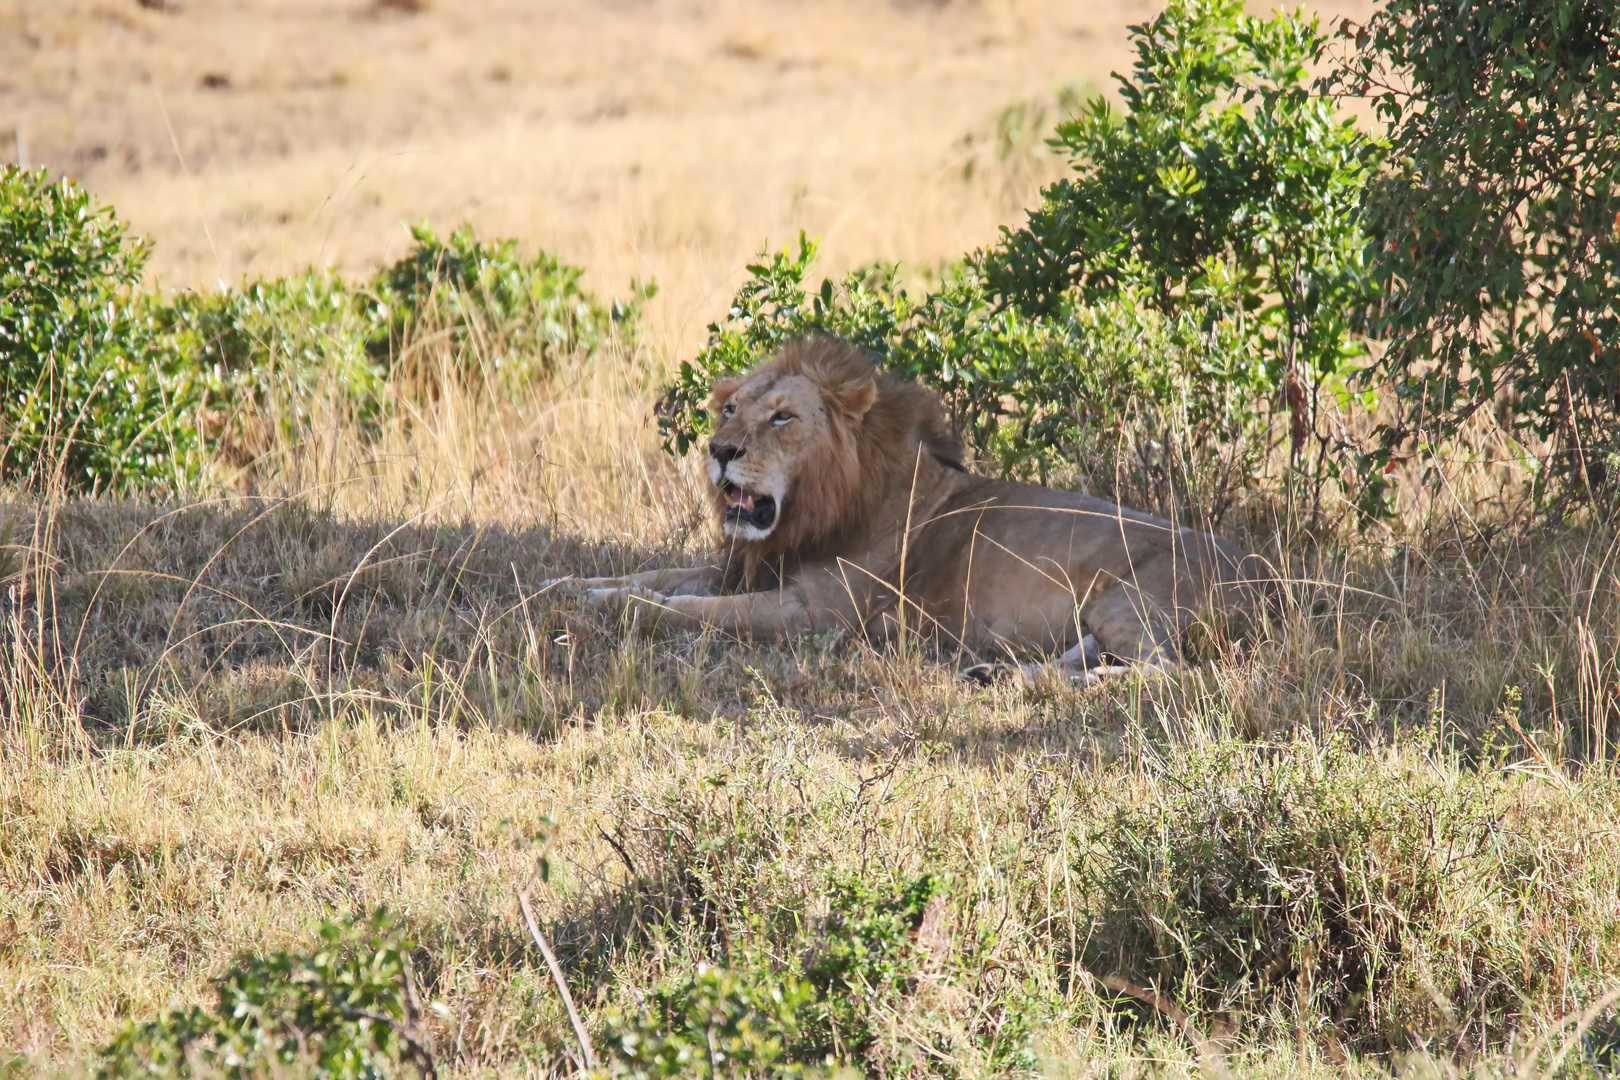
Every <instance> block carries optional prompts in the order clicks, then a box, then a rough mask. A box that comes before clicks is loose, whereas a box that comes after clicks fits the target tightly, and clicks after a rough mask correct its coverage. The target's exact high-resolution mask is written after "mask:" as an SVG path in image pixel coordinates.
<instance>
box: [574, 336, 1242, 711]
mask: <svg viewBox="0 0 1620 1080" xmlns="http://www.w3.org/2000/svg"><path fill="white" fill-rule="evenodd" d="M710 410H711V411H710V415H712V416H713V417H715V419H716V427H715V431H714V437H713V438H712V439H711V440H710V442H709V447H708V473H709V480H710V481H711V482H712V483H713V485H714V492H713V498H714V506H715V510H716V512H717V514H718V516H719V519H720V529H721V532H722V533H723V534H724V536H725V537H726V538H727V540H728V543H726V544H725V545H724V546H723V550H722V551H721V554H720V557H719V560H718V562H717V563H716V564H715V565H711V566H701V567H696V568H694V569H683V570H654V571H649V572H647V573H641V574H633V575H631V576H629V577H623V578H586V579H560V580H558V581H556V582H551V583H548V584H553V585H562V584H568V585H571V586H573V587H577V588H583V589H584V590H586V596H587V598H588V599H589V600H590V601H591V602H592V603H593V604H596V605H598V606H603V607H607V606H614V605H618V604H623V603H629V602H632V601H639V602H645V603H648V604H652V605H656V606H657V607H658V608H659V609H661V610H662V612H663V613H664V617H666V618H672V619H675V620H677V621H678V622H680V623H684V624H687V625H691V626H712V627H716V628H719V629H722V630H727V631H733V632H737V633H744V634H752V635H759V636H767V637H769V636H783V635H790V634H803V633H807V632H811V631H816V630H829V629H834V628H841V627H847V628H850V629H852V630H857V631H860V632H862V633H864V634H867V635H870V636H876V637H887V636H890V635H892V634H894V633H896V632H905V631H906V630H907V629H915V630H921V631H923V632H925V633H929V634H932V635H935V636H937V637H940V638H943V639H946V640H954V641H955V642H956V643H958V644H959V645H961V646H963V647H965V648H966V649H968V650H971V651H973V652H976V653H980V654H985V653H1001V654H1012V655H1020V654H1022V655H1028V654H1030V653H1036V654H1041V655H1045V656H1053V655H1054V654H1056V655H1057V660H1056V664H1057V667H1058V669H1059V670H1061V671H1063V672H1064V673H1066V674H1069V675H1071V676H1078V677H1081V678H1087V679H1089V678H1090V677H1091V674H1092V672H1093V670H1094V669H1097V667H1098V665H1099V663H1100V661H1101V658H1102V657H1104V656H1107V657H1112V658H1115V659H1116V660H1117V661H1123V662H1134V663H1145V664H1153V665H1159V666H1170V665H1174V664H1176V663H1178V662H1179V649H1178V645H1179V640H1180V637H1181V633H1182V631H1183V630H1184V629H1185V628H1186V626H1187V624H1188V623H1189V622H1190V621H1191V620H1192V619H1193V618H1194V615H1195V613H1196V612H1197V611H1199V609H1200V608H1202V607H1203V605H1205V604H1206V603H1209V602H1211V601H1213V603H1214V604H1215V605H1217V606H1219V607H1225V608H1228V609H1229V608H1232V607H1244V608H1247V607H1250V606H1251V596H1252V591H1253V590H1252V586H1253V585H1254V584H1255V582H1256V579H1255V578H1254V576H1253V573H1252V570H1253V567H1252V562H1253V560H1252V557H1251V556H1247V555H1246V554H1245V553H1244V552H1243V551H1241V550H1240V549H1238V548H1237V547H1234V546H1233V545H1232V544H1230V543H1227V542H1226V541H1224V540H1221V539H1218V538H1217V537H1215V536H1213V535H1211V534H1210V533H1208V532H1200V531H1196V530H1193V529H1189V528H1182V527H1178V526H1176V525H1174V524H1172V523H1170V522H1168V521H1165V520H1163V519H1161V518H1156V517H1152V516H1150V515H1147V514H1141V513H1137V512H1136V511H1133V510H1126V509H1123V508H1121V507H1118V506H1115V505H1114V504H1113V503H1110V502H1105V501H1104V500H1102V499H1097V498H1093V497H1091V496H1089V495H1079V494H1075V493H1073V492H1068V491H1056V490H1053V489H1051V488H1045V487H1040V486H1038V485H1035V484H1017V483H1009V482H1006V481H1003V480H993V479H990V478H988V477H984V476H975V475H974V474H972V473H970V472H968V471H967V470H966V469H965V468H963V466H962V447H961V443H960V441H959V440H958V439H957V436H956V434H955V433H954V432H953V431H952V429H951V426H950V423H949V421H948V420H947V418H946V415H945V411H944V409H943V407H942V405H941V402H940V399H939V396H938V395H937V394H935V393H934V392H933V391H932V390H928V389H926V388H924V387H922V386H919V385H917V384H916V383H912V382H907V381H904V380H902V379H899V378H896V377H895V376H893V375H891V374H888V373H886V372H881V371H878V370H876V369H875V368H874V367H873V365H872V363H871V361H869V360H868V359H867V358H866V356H865V355H864V354H863V353H862V352H861V351H860V350H858V349H856V348H854V347H853V346H850V345H847V344H845V343H843V342H841V341H837V340H835V339H832V338H826V337H813V338H807V339H804V340H800V341H796V342H792V343H790V344H788V345H786V346H784V347H783V348H782V349H781V351H780V352H778V353H777V354H776V356H775V357H773V358H772V359H771V360H770V361H769V362H767V363H765V364H762V365H760V366H759V367H757V368H755V369H754V370H753V371H752V372H750V373H749V374H747V375H744V376H741V377H737V378H729V379H722V380H721V381H719V382H718V383H716V384H715V387H714V397H713V400H712V402H711V404H710ZM971 670H972V669H970V672H971ZM985 670H986V668H984V667H981V668H980V669H979V671H981V672H982V671H985ZM1024 670H1025V671H1026V672H1029V673H1034V672H1035V671H1037V670H1039V668H1038V666H1027V667H1026V668H1024Z"/></svg>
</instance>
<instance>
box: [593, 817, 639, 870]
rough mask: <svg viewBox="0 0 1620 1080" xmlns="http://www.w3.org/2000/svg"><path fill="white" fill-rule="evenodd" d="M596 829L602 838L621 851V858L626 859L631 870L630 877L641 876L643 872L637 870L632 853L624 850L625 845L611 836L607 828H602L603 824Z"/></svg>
mask: <svg viewBox="0 0 1620 1080" xmlns="http://www.w3.org/2000/svg"><path fill="white" fill-rule="evenodd" d="M596 831H597V832H599V833H601V834H602V839H604V840H606V841H607V842H608V843H609V844H611V845H612V847H613V850H614V851H617V852H618V853H619V858H621V859H623V860H624V865H625V868H626V869H627V870H629V871H630V877H631V878H639V877H641V874H640V873H639V872H637V870H636V864H635V862H634V861H632V860H631V858H630V853H629V852H628V851H626V850H624V845H623V844H621V843H619V842H618V841H617V840H615V839H614V838H613V837H612V836H609V835H608V831H607V830H606V829H604V828H602V826H600V825H598V826H597V827H596Z"/></svg>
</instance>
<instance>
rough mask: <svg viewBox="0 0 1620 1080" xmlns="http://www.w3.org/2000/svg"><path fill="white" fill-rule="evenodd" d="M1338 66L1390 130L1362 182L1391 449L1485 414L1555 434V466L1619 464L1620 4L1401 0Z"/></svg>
mask: <svg viewBox="0 0 1620 1080" xmlns="http://www.w3.org/2000/svg"><path fill="white" fill-rule="evenodd" d="M1345 29H1346V33H1347V34H1350V35H1353V36H1354V39H1355V42H1356V45H1357V46H1358V50H1359V51H1358V52H1357V54H1356V55H1355V56H1354V58H1353V59H1352V61H1351V63H1350V67H1349V70H1348V71H1346V72H1345V73H1343V74H1342V75H1341V80H1342V85H1343V86H1344V87H1345V89H1347V90H1348V92H1350V93H1352V94H1355V95H1359V96H1364V97H1370V98H1371V99H1372V102H1373V104H1374V106H1375V108H1376V110H1377V113H1378V115H1379V117H1380V118H1382V119H1383V120H1384V121H1385V122H1386V123H1387V125H1388V129H1389V142H1390V146H1391V154H1390V160H1389V167H1388V169H1387V170H1386V172H1385V174H1384V175H1383V176H1382V177H1380V179H1379V181H1378V182H1377V183H1376V184H1375V185H1374V186H1373V187H1372V189H1371V192H1370V194H1369V227H1370V230H1371V233H1372V237H1373V242H1372V247H1371V251H1372V254H1373V262H1372V266H1373V269H1374V270H1375V272H1376V281H1377V286H1378V290H1379V291H1378V297H1377V303H1376V304H1374V305H1373V306H1372V309H1371V311H1370V314H1369V329H1370V330H1371V331H1372V332H1373V333H1375V334H1377V335H1379V336H1382V337H1385V338H1386V339H1387V340H1388V343H1389V349H1388V351H1387V353H1386V355H1385V357H1384V370H1385V371H1386V372H1387V374H1388V375H1389V376H1390V377H1391V378H1392V379H1393V380H1394V381H1395V383H1396V385H1397V387H1398V390H1399V395H1398V399H1397V400H1398V401H1399V402H1400V403H1401V404H1402V405H1403V407H1404V408H1403V411H1404V416H1403V422H1402V423H1397V424H1393V425H1391V426H1390V427H1389V428H1388V429H1387V431H1386V432H1385V438H1384V447H1383V451H1382V457H1383V458H1384V459H1385V460H1388V459H1389V457H1390V456H1391V454H1392V453H1394V452H1397V451H1399V450H1401V449H1402V448H1404V447H1408V446H1410V440H1413V439H1421V440H1425V441H1427V440H1432V439H1433V438H1434V437H1435V435H1436V434H1438V435H1441V436H1444V435H1448V434H1451V433H1454V432H1456V430H1457V429H1458V428H1459V427H1460V426H1461V425H1462V424H1464V423H1465V422H1466V421H1467V420H1468V419H1469V417H1471V416H1472V415H1473V414H1474V413H1475V412H1477V411H1478V410H1480V409H1486V410H1492V409H1496V410H1500V414H1501V417H1502V419H1503V420H1504V421H1505V422H1506V424H1507V425H1508V426H1509V427H1510V428H1513V429H1516V430H1518V431H1520V432H1521V433H1523V434H1524V435H1526V436H1529V437H1533V438H1534V439H1536V440H1544V441H1545V445H1546V446H1547V447H1548V449H1549V451H1550V452H1551V454H1552V456H1551V459H1550V461H1549V462H1548V463H1549V464H1550V465H1551V467H1552V471H1553V473H1554V474H1555V475H1558V476H1562V477H1563V478H1565V479H1567V480H1570V481H1573V482H1574V484H1575V487H1576V489H1577V490H1578V489H1579V488H1581V487H1586V486H1590V488H1592V489H1604V488H1605V485H1606V484H1607V483H1608V481H1609V479H1610V478H1611V477H1613V476H1615V475H1620V472H1617V469H1620V461H1616V460H1615V455H1616V454H1617V453H1620V421H1617V413H1616V408H1615V402H1616V400H1617V398H1620V180H1617V178H1620V8H1617V7H1616V6H1615V5H1613V4H1611V3H1605V2H1602V0H1584V2H1583V0H1479V2H1475V3H1469V4H1465V5H1461V6H1459V5H1457V4H1453V3H1445V2H1441V0H1391V2H1390V3H1388V4H1385V5H1383V6H1381V7H1380V8H1379V10H1378V11H1377V12H1376V13H1375V14H1374V15H1373V17H1372V18H1371V19H1370V20H1369V21H1368V23H1367V24H1366V25H1365V26H1362V27H1356V26H1352V25H1349V24H1346V28H1345Z"/></svg>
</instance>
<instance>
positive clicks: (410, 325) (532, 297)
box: [362, 225, 656, 390]
mask: <svg viewBox="0 0 1620 1080" xmlns="http://www.w3.org/2000/svg"><path fill="white" fill-rule="evenodd" d="M411 237H412V239H414V240H415V242H416V244H415V247H414V248H413V249H412V250H411V252H410V253H409V254H408V255H406V256H405V258H403V259H401V260H400V261H399V262H397V263H395V264H394V265H393V266H391V267H387V268H385V269H383V270H381V271H379V272H378V274H377V275H376V277H375V278H374V279H373V281H372V283H371V285H370V287H369V289H366V290H363V293H362V294H363V296H364V297H365V301H368V302H369V303H368V304H367V306H368V307H369V309H370V313H371V318H372V322H371V325H370V327H369V328H368V340H367V348H368V350H369V351H370V352H371V353H372V355H373V356H376V357H378V358H380V359H383V360H385V361H393V360H396V359H397V358H398V357H399V356H401V355H402V353H403V352H404V351H405V349H406V347H407V346H409V345H410V344H411V343H412V342H413V341H414V340H416V339H418V338H420V337H421V335H422V333H423V331H424V330H429V331H431V330H438V329H444V330H448V331H449V334H450V339H451V343H452V352H453V355H454V356H455V357H456V359H457V360H458V361H459V362H460V363H461V364H462V371H461V372H460V374H461V376H462V377H463V378H466V379H476V380H478V381H486V382H492V383H498V384H499V385H500V386H502V387H503V388H505V389H508V390H510V389H515V388H517V387H520V386H522V385H524V384H525V383H527V382H529V381H531V380H533V379H535V378H539V377H543V376H545V375H548V374H550V373H551V371H552V369H553V368H555V367H556V365H557V363H558V362H559V360H560V359H561V358H563V357H566V356H572V355H576V354H590V353H593V352H595V351H596V349H597V348H598V347H599V346H600V345H601V344H602V342H603V341H604V340H605V339H606V337H607V336H608V334H609V332H610V330H611V328H612V326H613V325H614V324H616V323H633V321H634V318H635V315H636V313H637V310H638V309H637V306H636V303H635V301H634V300H633V301H632V302H631V303H629V304H626V303H624V302H621V301H618V300H615V301H614V302H613V304H612V306H611V308H609V309H607V310H604V309H603V308H602V307H601V306H600V305H599V304H598V303H597V302H596V300H595V299H594V298H593V297H592V296H591V295H590V294H589V293H588V292H586V291H585V289H584V288H583V286H582V285H581V284H580V279H581V278H582V277H583V276H584V274H585V271H583V270H581V269H580V268H578V267H575V266H570V265H568V264H567V263H564V262H563V261H562V260H561V259H559V258H558V257H557V256H555V255H552V254H550V253H548V252H545V251H540V252H536V253H535V256H534V258H533V259H524V258H523V256H522V255H521V254H519V252H518V247H517V241H516V240H497V241H494V242H492V243H482V242H480V241H479V240H478V239H477V238H476V237H475V236H474V235H473V231H472V227H471V226H469V225H463V226H461V228H459V229H457V230H456V231H455V232H453V233H452V234H451V235H450V238H449V240H448V241H441V240H440V239H439V238H438V237H437V236H436V235H435V234H434V233H433V231H432V230H431V229H429V228H428V227H427V226H426V225H419V226H417V227H415V228H413V229H412V230H411ZM634 288H635V293H636V299H644V298H650V297H651V296H652V295H653V293H654V292H655V291H656V289H655V288H654V287H652V286H647V287H641V286H635V287H634ZM627 328H628V327H627ZM475 340H476V341H477V342H478V343H479V345H481V346H482V347H481V348H469V347H468V346H469V344H470V343H472V342H473V341H475Z"/></svg>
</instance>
